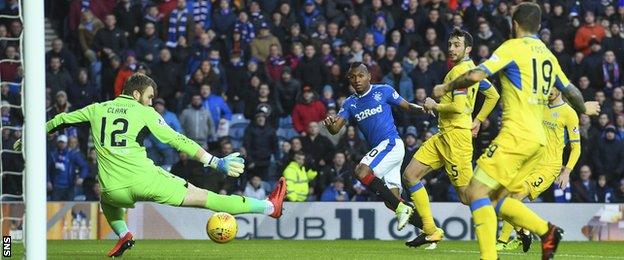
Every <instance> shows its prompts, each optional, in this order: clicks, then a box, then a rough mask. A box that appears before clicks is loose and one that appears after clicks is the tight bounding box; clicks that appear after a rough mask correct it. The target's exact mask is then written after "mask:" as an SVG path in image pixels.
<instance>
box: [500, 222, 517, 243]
mask: <svg viewBox="0 0 624 260" xmlns="http://www.w3.org/2000/svg"><path fill="white" fill-rule="evenodd" d="M513 230H514V228H513V225H511V224H510V223H509V222H507V221H504V220H503V227H501V232H500V235H499V236H498V241H500V242H503V243H507V242H509V237H510V236H511V232H512V231H513Z"/></svg>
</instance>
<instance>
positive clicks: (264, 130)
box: [243, 112, 278, 179]
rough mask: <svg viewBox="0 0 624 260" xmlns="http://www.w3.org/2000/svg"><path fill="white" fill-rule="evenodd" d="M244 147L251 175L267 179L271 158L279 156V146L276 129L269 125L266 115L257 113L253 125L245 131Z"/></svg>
mask: <svg viewBox="0 0 624 260" xmlns="http://www.w3.org/2000/svg"><path fill="white" fill-rule="evenodd" d="M243 147H245V150H246V151H247V169H248V170H249V172H250V173H251V175H252V176H260V178H262V179H267V177H268V171H269V165H270V162H271V156H272V155H274V154H277V149H278V146H277V135H276V134H275V128H273V127H272V126H271V125H269V124H268V123H267V115H266V113H264V112H258V113H256V115H255V116H254V120H253V122H252V124H250V126H249V127H247V129H245V135H244V137H243Z"/></svg>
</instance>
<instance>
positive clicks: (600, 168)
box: [592, 125, 624, 183]
mask: <svg viewBox="0 0 624 260" xmlns="http://www.w3.org/2000/svg"><path fill="white" fill-rule="evenodd" d="M604 132H605V135H604V137H602V138H600V140H599V141H598V142H597V144H596V146H595V147H594V148H595V150H594V152H593V153H592V155H593V160H592V161H593V163H594V169H595V171H596V172H598V173H600V174H605V175H606V176H607V179H608V181H609V182H610V183H614V182H615V181H617V180H618V179H620V178H622V174H623V173H624V144H623V143H622V141H621V140H617V138H616V135H617V129H616V128H615V127H614V126H612V125H608V126H607V127H605V130H604Z"/></svg>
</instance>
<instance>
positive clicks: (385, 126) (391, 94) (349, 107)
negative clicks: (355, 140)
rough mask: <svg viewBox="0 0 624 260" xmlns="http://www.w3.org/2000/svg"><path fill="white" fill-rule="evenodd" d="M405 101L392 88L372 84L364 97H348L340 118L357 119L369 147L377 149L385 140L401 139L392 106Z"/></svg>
mask: <svg viewBox="0 0 624 260" xmlns="http://www.w3.org/2000/svg"><path fill="white" fill-rule="evenodd" d="M403 100H404V99H403V98H402V97H401V96H400V95H399V93H397V92H396V91H395V90H394V88H392V87H391V86H389V85H386V84H372V85H371V88H370V90H369V91H368V92H366V93H364V94H363V95H361V96H360V95H357V94H353V95H351V96H350V97H348V98H347V99H346V100H345V102H344V104H343V105H342V107H341V108H340V111H339V112H338V116H340V117H342V118H344V119H345V120H351V118H353V119H355V121H356V122H357V126H358V128H359V129H360V131H362V133H363V134H364V137H365V138H366V141H367V142H368V145H370V146H371V147H375V146H377V145H379V143H381V142H382V141H383V140H387V139H400V137H399V133H398V131H397V129H396V126H395V125H394V118H393V117H392V107H391V106H390V105H393V106H396V105H399V104H400V103H401V102H402V101H403Z"/></svg>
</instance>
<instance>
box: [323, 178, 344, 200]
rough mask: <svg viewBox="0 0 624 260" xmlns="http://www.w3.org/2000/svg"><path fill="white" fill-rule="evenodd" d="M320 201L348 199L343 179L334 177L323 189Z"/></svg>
mask: <svg viewBox="0 0 624 260" xmlns="http://www.w3.org/2000/svg"><path fill="white" fill-rule="evenodd" d="M321 201H349V194H348V193H347V191H345V183H344V180H343V179H342V178H339V177H336V178H334V179H333V181H332V183H331V185H329V186H327V188H325V189H324V191H323V195H321Z"/></svg>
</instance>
